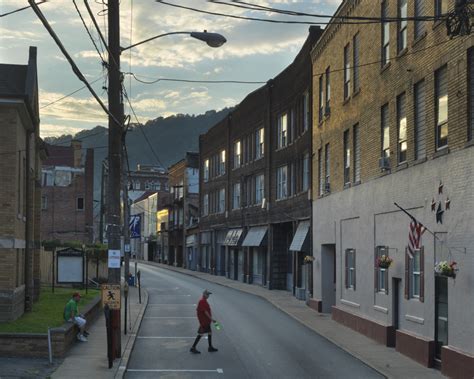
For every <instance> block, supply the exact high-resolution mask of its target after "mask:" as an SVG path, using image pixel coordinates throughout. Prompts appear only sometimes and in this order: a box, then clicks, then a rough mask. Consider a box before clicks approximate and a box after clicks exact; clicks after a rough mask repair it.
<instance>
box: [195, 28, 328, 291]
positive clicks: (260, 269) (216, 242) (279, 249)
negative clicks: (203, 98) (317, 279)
mask: <svg viewBox="0 0 474 379" xmlns="http://www.w3.org/2000/svg"><path fill="white" fill-rule="evenodd" d="M320 35H321V30H320V29H319V28H317V27H311V28H310V32H309V36H308V38H307V40H306V41H305V43H304V45H303V47H302V49H301V50H300V52H299V53H298V54H297V56H296V58H295V60H294V61H293V63H292V64H290V65H289V66H288V67H287V68H286V69H285V70H284V71H283V72H281V73H280V74H279V75H277V76H276V77H275V78H274V79H272V80H270V81H269V82H268V83H267V84H266V85H265V86H263V87H261V88H259V89H257V90H256V91H254V92H252V93H251V94H249V95H248V96H247V97H246V98H245V99H244V100H243V101H242V102H241V103H240V104H239V105H238V106H237V107H236V108H235V110H234V111H233V112H232V113H230V114H229V115H228V116H227V117H226V118H224V119H223V120H222V121H221V122H220V123H218V124H217V125H215V126H214V127H213V128H211V129H210V130H209V131H208V132H207V133H206V134H204V135H202V136H201V137H200V157H201V171H200V191H199V192H200V210H201V219H200V223H199V227H200V259H199V262H198V265H197V268H198V269H200V270H203V271H208V272H212V273H215V274H217V275H226V276H228V277H230V278H232V279H235V280H241V281H244V282H247V283H255V284H259V285H264V286H266V287H267V288H269V289H285V290H289V291H292V292H293V293H294V294H295V295H297V296H298V297H300V298H304V297H305V295H306V294H305V292H306V284H307V282H308V278H307V276H306V275H305V272H306V270H305V269H304V266H303V258H304V256H305V255H311V244H310V243H309V238H310V234H311V233H309V230H310V217H311V202H310V199H309V194H310V192H309V188H310V184H311V179H310V175H311V167H310V165H311V159H310V156H311V142H312V139H311V120H312V117H311V107H310V99H311V96H312V85H311V84H312V81H311V58H310V50H311V48H312V47H313V45H314V43H315V42H316V40H317V39H318V38H319V36H320Z"/></svg>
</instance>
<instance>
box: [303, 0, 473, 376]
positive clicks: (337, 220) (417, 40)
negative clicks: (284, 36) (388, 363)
mask: <svg viewBox="0 0 474 379" xmlns="http://www.w3.org/2000/svg"><path fill="white" fill-rule="evenodd" d="M435 5H436V6H435ZM453 7H454V1H436V2H435V1H431V2H425V1H398V2H396V1H380V2H377V6H376V7H374V2H373V1H369V0H357V1H344V2H343V3H342V4H341V6H340V7H339V9H338V11H337V12H336V15H337V16H366V15H369V14H370V15H375V16H379V17H381V18H384V17H397V16H400V15H402V16H408V17H415V16H416V17H418V16H437V15H441V14H443V13H446V11H448V10H450V9H453ZM473 45H474V40H473V38H472V36H467V37H455V38H453V39H450V38H449V37H448V36H447V34H446V27H445V23H444V22H442V21H441V20H435V21H420V20H410V21H406V20H401V21H400V20H399V21H397V22H382V23H377V24H368V25H347V24H346V25H341V24H338V23H333V24H330V25H328V27H327V28H326V30H325V32H324V33H323V35H322V37H321V38H320V40H319V41H318V43H317V44H316V46H315V47H314V49H313V50H312V62H313V88H314V95H313V109H314V112H313V125H314V127H313V157H314V158H313V199H314V201H313V253H314V257H315V261H314V264H313V277H314V286H313V287H314V288H313V293H314V300H313V301H312V306H314V307H315V308H316V309H318V310H320V311H322V312H332V317H333V318H334V319H335V320H337V321H338V322H341V323H343V324H345V325H347V326H349V327H351V328H353V329H355V330H358V331H360V332H361V333H364V334H366V335H367V336H369V337H371V338H373V339H375V340H377V341H379V342H381V343H383V344H385V345H387V346H395V347H396V349H397V350H398V351H400V352H401V353H403V354H405V355H407V356H409V357H411V358H413V359H415V360H417V361H418V362H420V363H422V364H424V365H426V366H429V367H431V366H433V365H434V364H435V363H436V362H438V363H439V364H440V365H441V368H442V372H443V373H444V374H446V375H448V376H450V377H472V376H473V375H474V371H473V370H474V327H473V325H472V323H471V322H469V321H468V320H470V319H471V318H472V315H473V310H474V297H473V296H472V282H473V280H474V233H473V228H472V224H473V222H474V212H473V206H474V184H473V183H474V182H473V180H472V176H473V167H474V150H473V148H472V146H473V140H472V138H473V131H474V118H473V116H472V115H473V114H474V112H473V110H474V107H473V105H474V86H473V83H474V81H473V80H472V78H473V74H474V68H473V67H474V66H473V59H474V48H473ZM367 63H371V64H367ZM406 212H408V213H406ZM412 217H414V219H413V218H412ZM420 224H422V225H423V227H421V225H420ZM425 229H426V230H425ZM383 256H385V257H386V256H389V257H390V258H391V259H392V260H393V262H392V263H391V264H389V265H388V266H387V265H384V264H383V262H382V261H383V260H384V257H383ZM443 261H446V262H448V264H449V263H452V262H457V267H458V269H459V271H458V272H457V275H456V278H455V279H454V278H452V277H446V275H440V273H439V272H438V273H437V272H435V266H436V265H437V264H439V263H440V262H443ZM438 271H439V270H438Z"/></svg>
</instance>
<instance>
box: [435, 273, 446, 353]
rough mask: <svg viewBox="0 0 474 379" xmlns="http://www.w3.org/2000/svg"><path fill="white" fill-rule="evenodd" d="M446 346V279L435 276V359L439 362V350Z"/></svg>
mask: <svg viewBox="0 0 474 379" xmlns="http://www.w3.org/2000/svg"><path fill="white" fill-rule="evenodd" d="M447 344H448V278H447V277H445V276H440V275H436V276H435V345H436V346H435V359H436V360H438V361H441V348H442V347H443V346H444V345H447Z"/></svg>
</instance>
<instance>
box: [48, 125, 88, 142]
mask: <svg viewBox="0 0 474 379" xmlns="http://www.w3.org/2000/svg"><path fill="white" fill-rule="evenodd" d="M82 129H84V126H83V125H76V126H70V125H66V124H47V123H41V124H40V135H41V138H46V137H57V136H62V135H64V134H72V135H74V134H76V133H78V132H80V131H81V130H82Z"/></svg>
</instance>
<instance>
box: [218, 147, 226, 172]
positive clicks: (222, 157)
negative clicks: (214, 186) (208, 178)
mask: <svg viewBox="0 0 474 379" xmlns="http://www.w3.org/2000/svg"><path fill="white" fill-rule="evenodd" d="M219 157H220V159H219V175H224V174H225V150H221V153H220V155H219Z"/></svg>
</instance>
